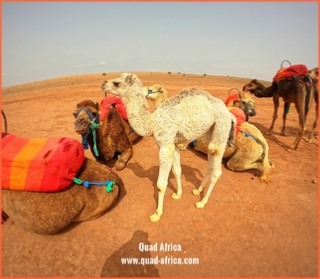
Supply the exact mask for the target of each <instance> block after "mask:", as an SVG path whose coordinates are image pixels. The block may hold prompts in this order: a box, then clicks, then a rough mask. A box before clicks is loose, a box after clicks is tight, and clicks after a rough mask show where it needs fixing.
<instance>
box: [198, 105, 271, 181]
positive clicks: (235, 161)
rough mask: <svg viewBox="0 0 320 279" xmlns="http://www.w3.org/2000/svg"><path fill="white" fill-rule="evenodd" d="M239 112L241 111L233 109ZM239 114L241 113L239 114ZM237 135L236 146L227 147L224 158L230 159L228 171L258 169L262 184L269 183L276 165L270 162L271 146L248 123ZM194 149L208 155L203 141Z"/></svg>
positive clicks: (199, 141) (242, 124) (243, 123)
mask: <svg viewBox="0 0 320 279" xmlns="http://www.w3.org/2000/svg"><path fill="white" fill-rule="evenodd" d="M232 110H239V111H242V110H241V109H232ZM238 113H239V112H238ZM239 130H240V131H239V133H237V134H236V137H235V140H234V144H233V145H232V146H227V147H226V150H225V152H224V154H223V158H229V160H228V162H227V167H228V169H230V170H232V171H245V170H249V169H258V170H259V171H260V172H261V175H260V177H259V178H260V182H266V183H269V182H270V179H269V174H270V171H271V169H272V168H274V167H275V166H274V164H273V163H272V162H271V161H270V160H269V146H268V143H267V141H266V139H265V138H264V137H263V135H262V133H261V132H260V130H259V129H257V128H256V127H255V126H254V125H252V124H250V123H248V122H245V121H244V122H242V123H241V125H240V126H239ZM194 149H195V150H197V151H201V152H203V153H205V154H207V152H208V150H207V146H206V145H205V144H203V142H202V139H201V138H200V139H197V140H196V142H195V144H194Z"/></svg>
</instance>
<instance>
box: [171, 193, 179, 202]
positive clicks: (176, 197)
mask: <svg viewBox="0 0 320 279" xmlns="http://www.w3.org/2000/svg"><path fill="white" fill-rule="evenodd" d="M172 198H173V199H174V200H180V198H181V195H178V194H177V193H173V194H172Z"/></svg>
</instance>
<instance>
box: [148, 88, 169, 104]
mask: <svg viewBox="0 0 320 279" xmlns="http://www.w3.org/2000/svg"><path fill="white" fill-rule="evenodd" d="M142 90H143V94H144V95H145V96H146V98H147V99H151V100H153V101H154V103H155V107H156V108H157V107H158V106H159V105H160V104H161V103H163V102H164V101H165V100H167V99H168V92H167V90H166V89H164V87H163V86H162V85H160V84H154V85H152V86H147V87H142Z"/></svg>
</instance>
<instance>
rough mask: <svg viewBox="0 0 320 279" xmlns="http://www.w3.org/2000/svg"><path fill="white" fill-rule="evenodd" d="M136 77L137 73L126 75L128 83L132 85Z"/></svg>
mask: <svg viewBox="0 0 320 279" xmlns="http://www.w3.org/2000/svg"><path fill="white" fill-rule="evenodd" d="M134 79H135V75H133V74H128V75H127V77H126V83H129V84H130V85H131V84H132V83H133V81H134Z"/></svg>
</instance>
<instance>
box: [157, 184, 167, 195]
mask: <svg viewBox="0 0 320 279" xmlns="http://www.w3.org/2000/svg"><path fill="white" fill-rule="evenodd" d="M157 189H158V193H159V194H164V193H165V191H166V189H167V185H160V184H158V185H157Z"/></svg>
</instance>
